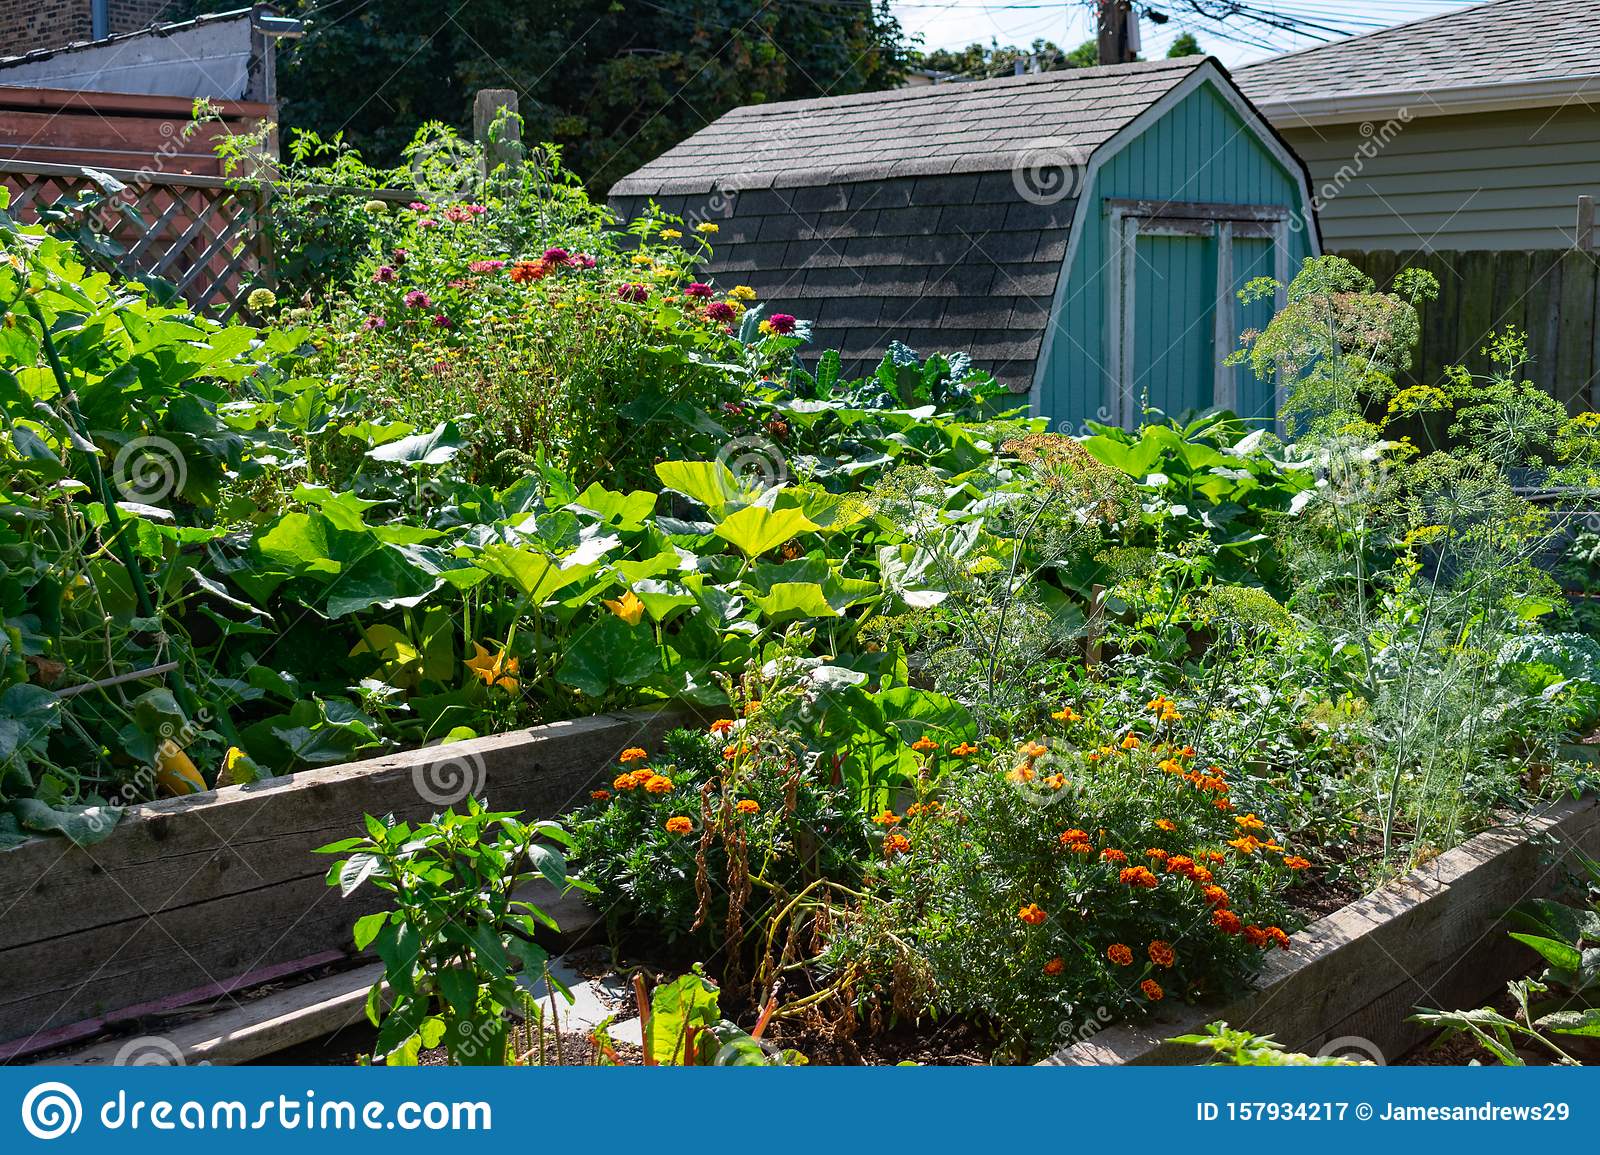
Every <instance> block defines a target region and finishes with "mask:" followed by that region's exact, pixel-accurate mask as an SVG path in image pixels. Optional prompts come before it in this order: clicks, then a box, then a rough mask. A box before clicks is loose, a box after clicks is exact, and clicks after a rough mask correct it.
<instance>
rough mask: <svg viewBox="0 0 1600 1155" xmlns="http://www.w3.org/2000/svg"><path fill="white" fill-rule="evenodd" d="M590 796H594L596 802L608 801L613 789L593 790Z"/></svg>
mask: <svg viewBox="0 0 1600 1155" xmlns="http://www.w3.org/2000/svg"><path fill="white" fill-rule="evenodd" d="M589 797H590V798H593V799H594V800H595V801H596V802H608V801H610V799H611V791H609V790H591V791H589Z"/></svg>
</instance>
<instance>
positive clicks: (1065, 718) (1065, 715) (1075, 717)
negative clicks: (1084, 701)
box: [1050, 706, 1083, 722]
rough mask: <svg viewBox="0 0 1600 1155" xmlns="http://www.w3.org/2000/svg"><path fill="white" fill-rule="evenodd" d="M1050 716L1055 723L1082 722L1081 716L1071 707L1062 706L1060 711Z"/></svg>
mask: <svg viewBox="0 0 1600 1155" xmlns="http://www.w3.org/2000/svg"><path fill="white" fill-rule="evenodd" d="M1050 716H1051V717H1052V718H1054V719H1055V720H1056V721H1057V722H1081V721H1083V716H1082V715H1081V714H1079V713H1078V711H1076V710H1074V709H1073V708H1072V707H1071V706H1063V707H1061V709H1059V710H1057V711H1055V712H1054V713H1053V714H1051V715H1050Z"/></svg>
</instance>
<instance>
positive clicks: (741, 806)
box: [733, 798, 761, 814]
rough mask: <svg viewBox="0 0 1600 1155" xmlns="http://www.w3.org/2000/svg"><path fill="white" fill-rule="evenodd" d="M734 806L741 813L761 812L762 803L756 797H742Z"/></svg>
mask: <svg viewBox="0 0 1600 1155" xmlns="http://www.w3.org/2000/svg"><path fill="white" fill-rule="evenodd" d="M733 808H734V809H735V810H737V811H738V812H739V813H740V814H760V813H761V803H759V802H757V801H756V800H755V799H754V798H741V799H739V801H737V802H735V803H734V804H733Z"/></svg>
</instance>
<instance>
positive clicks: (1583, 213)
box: [1577, 194, 1595, 253]
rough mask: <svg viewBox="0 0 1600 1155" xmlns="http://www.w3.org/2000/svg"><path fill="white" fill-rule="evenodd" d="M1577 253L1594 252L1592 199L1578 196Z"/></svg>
mask: <svg viewBox="0 0 1600 1155" xmlns="http://www.w3.org/2000/svg"><path fill="white" fill-rule="evenodd" d="M1577 239H1578V251H1579V252H1580V253H1589V252H1593V251H1594V247H1595V245H1594V198H1593V197H1592V196H1585V195H1582V194H1579V196H1578V234H1577Z"/></svg>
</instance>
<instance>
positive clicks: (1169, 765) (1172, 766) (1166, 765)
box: [1157, 758, 1183, 774]
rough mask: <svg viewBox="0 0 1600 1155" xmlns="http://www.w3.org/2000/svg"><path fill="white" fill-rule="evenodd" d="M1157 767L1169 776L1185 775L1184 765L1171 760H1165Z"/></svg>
mask: <svg viewBox="0 0 1600 1155" xmlns="http://www.w3.org/2000/svg"><path fill="white" fill-rule="evenodd" d="M1157 765H1158V766H1159V767H1160V768H1161V769H1162V770H1165V771H1166V772H1167V773H1168V774H1182V773H1183V765H1182V764H1181V763H1179V762H1174V761H1173V760H1172V759H1171V758H1163V759H1162V760H1161V761H1160V762H1159V763H1157Z"/></svg>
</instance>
